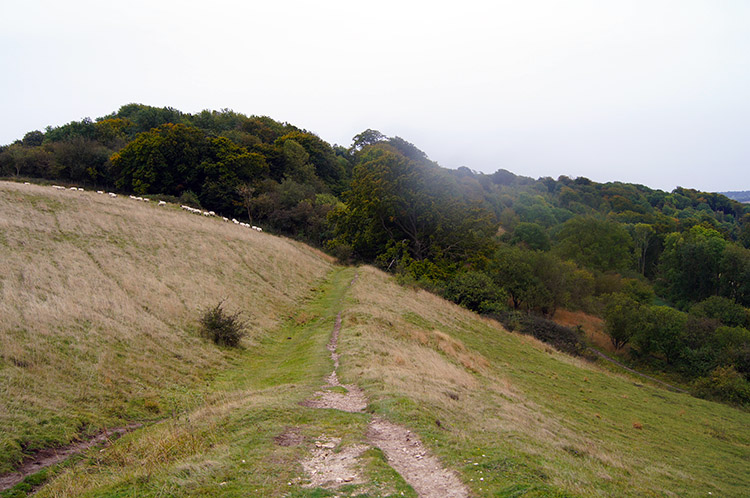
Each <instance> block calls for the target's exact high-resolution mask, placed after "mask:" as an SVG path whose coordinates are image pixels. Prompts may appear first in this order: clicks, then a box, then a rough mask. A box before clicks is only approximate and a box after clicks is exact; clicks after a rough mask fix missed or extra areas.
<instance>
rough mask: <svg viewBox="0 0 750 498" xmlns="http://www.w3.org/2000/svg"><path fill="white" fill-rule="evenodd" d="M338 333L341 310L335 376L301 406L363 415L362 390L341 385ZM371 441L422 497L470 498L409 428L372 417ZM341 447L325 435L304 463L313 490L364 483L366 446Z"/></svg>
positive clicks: (332, 347) (333, 347)
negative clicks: (361, 469)
mask: <svg viewBox="0 0 750 498" xmlns="http://www.w3.org/2000/svg"><path fill="white" fill-rule="evenodd" d="M356 279H357V277H356V276H355V277H354V280H352V282H351V284H354V282H355V281H356ZM340 331H341V312H339V313H338V315H337V316H336V322H335V324H334V326H333V332H332V333H331V340H330V341H329V343H328V350H329V351H330V352H331V359H332V360H333V372H332V373H331V375H329V376H328V377H327V378H326V385H325V386H324V389H323V390H321V391H318V392H316V393H315V394H314V395H313V397H312V398H311V399H309V400H307V401H305V402H303V405H304V406H309V407H312V408H321V409H333V410H342V411H346V412H351V413H361V412H363V411H364V410H365V408H366V407H367V398H366V397H365V395H364V392H362V390H361V389H360V388H359V387H357V386H356V385H355V384H341V383H340V382H339V380H338V376H337V374H336V371H337V370H338V367H339V354H338V353H337V346H338V338H339V333H340ZM341 391H344V392H341ZM321 441H325V442H321ZM367 441H368V443H369V444H370V445H372V446H375V447H377V448H380V450H381V451H382V452H383V453H384V454H385V456H386V458H387V460H388V464H389V465H390V466H391V467H392V468H393V469H394V470H395V471H396V472H398V473H399V474H400V475H401V477H403V479H404V480H405V481H406V482H407V483H408V484H409V485H410V486H411V487H412V488H413V489H414V491H416V492H417V494H418V495H419V496H420V497H423V498H468V496H469V491H468V489H467V488H466V486H464V484H463V483H462V482H461V481H460V480H459V478H458V477H457V476H456V474H455V473H454V472H453V471H451V470H448V469H446V468H444V467H443V466H442V465H441V464H440V461H439V460H438V459H437V458H436V457H434V456H432V455H431V454H430V453H429V451H428V450H427V448H426V447H425V446H424V445H423V444H422V441H421V440H420V439H419V437H418V436H417V435H416V434H414V433H412V432H411V431H409V430H408V429H406V428H405V427H402V426H400V425H396V424H393V423H391V422H388V421H387V420H385V419H383V418H380V417H377V416H376V417H373V418H372V421H371V422H370V425H369V427H368V430H367ZM339 443H340V439H339V438H335V437H330V436H321V437H320V438H319V441H316V448H315V449H313V451H312V456H311V457H310V458H309V459H307V460H305V461H303V462H302V466H303V468H304V469H305V471H306V472H307V474H308V476H309V478H310V484H308V486H309V487H315V486H324V487H329V488H335V487H338V486H340V485H342V484H350V483H361V482H363V481H362V478H361V476H360V475H359V474H358V472H357V470H356V469H357V468H358V463H357V459H358V458H359V456H360V455H361V454H362V453H363V452H364V451H365V450H366V449H367V448H368V446H367V445H354V446H350V447H346V448H339V447H338V446H339Z"/></svg>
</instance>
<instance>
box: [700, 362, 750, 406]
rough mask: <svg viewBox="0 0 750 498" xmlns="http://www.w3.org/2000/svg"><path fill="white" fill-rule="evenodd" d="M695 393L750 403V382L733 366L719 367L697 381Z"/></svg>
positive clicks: (740, 403)
mask: <svg viewBox="0 0 750 498" xmlns="http://www.w3.org/2000/svg"><path fill="white" fill-rule="evenodd" d="M693 389H694V392H695V394H697V395H698V396H700V397H703V398H709V399H718V400H721V401H727V402H729V403H733V404H736V405H747V404H750V383H749V382H748V381H746V380H745V379H744V378H743V377H742V375H740V374H739V373H738V372H737V370H735V369H734V367H732V366H728V367H717V368H716V369H714V371H713V372H711V375H709V376H708V377H703V378H701V379H698V380H697V381H695V384H694V385H693Z"/></svg>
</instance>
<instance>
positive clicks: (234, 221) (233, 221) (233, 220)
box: [232, 218, 240, 225]
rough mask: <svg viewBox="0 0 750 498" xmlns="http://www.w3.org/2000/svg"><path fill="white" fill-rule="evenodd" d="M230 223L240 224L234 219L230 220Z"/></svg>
mask: <svg viewBox="0 0 750 498" xmlns="http://www.w3.org/2000/svg"><path fill="white" fill-rule="evenodd" d="M232 223H234V224H235V225H239V224H240V222H239V221H237V220H235V219H234V218H232Z"/></svg>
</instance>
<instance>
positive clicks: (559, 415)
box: [341, 268, 750, 496]
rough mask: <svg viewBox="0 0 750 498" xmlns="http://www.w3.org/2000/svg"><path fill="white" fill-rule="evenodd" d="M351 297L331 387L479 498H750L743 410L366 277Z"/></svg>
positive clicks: (374, 275)
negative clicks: (413, 435)
mask: <svg viewBox="0 0 750 498" xmlns="http://www.w3.org/2000/svg"><path fill="white" fill-rule="evenodd" d="M351 297H352V300H353V305H352V306H350V307H349V308H348V310H347V312H346V314H345V315H344V318H343V320H344V323H345V324H348V333H346V334H343V335H342V340H341V341H342V342H341V349H342V350H343V351H348V355H347V356H345V357H344V360H342V366H343V371H342V378H344V379H345V380H355V379H356V380H357V381H358V382H359V383H360V384H361V385H362V387H363V388H364V389H365V391H366V392H367V393H368V394H369V395H370V399H371V402H372V403H371V405H372V408H373V410H374V411H375V412H377V413H382V414H384V415H386V416H388V417H389V418H392V419H394V420H397V421H400V422H403V423H405V424H407V425H409V426H411V427H413V428H415V429H416V430H417V432H419V433H420V434H422V436H423V438H424V439H427V440H428V441H431V442H432V444H433V445H434V447H435V448H436V451H437V452H438V454H439V455H441V457H443V459H444V460H445V461H446V462H449V464H450V465H451V466H453V467H454V468H457V469H459V470H461V472H462V474H463V476H464V478H465V479H466V480H469V482H470V484H472V485H473V489H474V491H475V492H476V493H477V494H478V495H482V496H570V495H583V496H592V495H594V496H665V495H666V496H670V495H676V496H707V494H708V492H709V491H710V492H713V494H714V496H716V495H718V496H743V495H745V494H746V493H747V490H748V489H749V487H750V478H749V477H748V476H749V475H750V474H749V473H748V470H750V414H748V413H747V412H745V411H740V410H736V409H733V408H729V407H727V406H724V405H719V404H716V403H711V402H707V401H703V400H700V399H696V398H693V397H690V396H688V395H684V394H676V393H672V392H669V391H666V390H662V389H659V388H655V387H650V386H647V385H642V384H641V383H640V381H634V380H632V379H630V378H625V377H620V376H617V375H613V374H612V373H609V372H607V371H604V370H602V369H599V368H597V367H596V366H594V365H590V364H588V363H585V362H583V361H579V360H577V359H573V358H571V357H568V356H566V355H563V354H560V353H557V352H556V351H553V350H551V349H550V348H549V347H548V346H546V345H544V344H543V343H540V342H537V341H536V340H534V339H531V338H529V337H526V336H518V335H516V334H509V333H507V332H505V331H504V330H503V329H502V328H501V327H500V326H499V325H498V324H496V323H494V322H492V321H485V320H482V319H479V318H477V317H476V315H474V314H471V313H469V312H467V311H466V310H463V309H461V308H459V307H457V306H454V305H452V304H448V303H446V302H445V301H443V300H442V299H439V298H437V297H435V296H433V295H431V294H428V293H426V292H424V291H418V292H415V291H412V290H409V289H404V288H401V287H398V286H397V285H395V284H394V283H393V281H392V280H391V279H390V278H388V277H387V276H386V275H384V274H383V273H381V272H379V271H376V270H373V269H369V268H363V269H362V270H361V275H360V282H359V283H358V285H356V286H355V287H354V288H353V290H352V293H351ZM471 479H473V481H471ZM480 488H481V490H480Z"/></svg>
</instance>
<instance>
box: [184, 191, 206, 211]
mask: <svg viewBox="0 0 750 498" xmlns="http://www.w3.org/2000/svg"><path fill="white" fill-rule="evenodd" d="M180 204H184V205H186V206H190V207H194V208H198V209H199V208H201V207H202V206H201V201H199V200H198V196H197V195H195V193H194V192H193V191H192V190H185V191H184V192H183V193H182V195H180Z"/></svg>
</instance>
